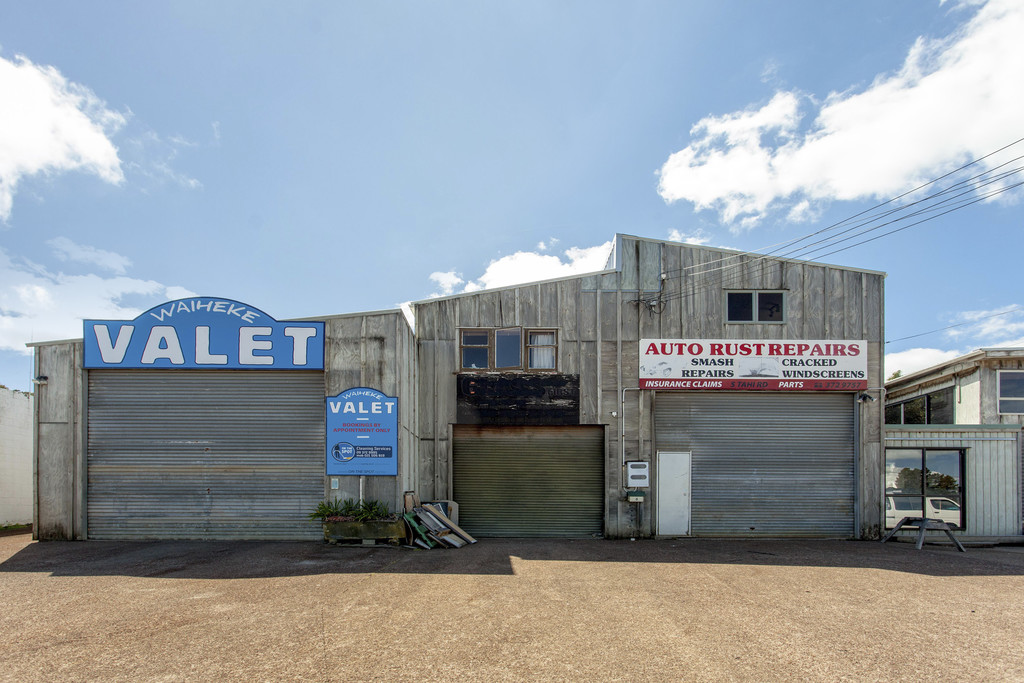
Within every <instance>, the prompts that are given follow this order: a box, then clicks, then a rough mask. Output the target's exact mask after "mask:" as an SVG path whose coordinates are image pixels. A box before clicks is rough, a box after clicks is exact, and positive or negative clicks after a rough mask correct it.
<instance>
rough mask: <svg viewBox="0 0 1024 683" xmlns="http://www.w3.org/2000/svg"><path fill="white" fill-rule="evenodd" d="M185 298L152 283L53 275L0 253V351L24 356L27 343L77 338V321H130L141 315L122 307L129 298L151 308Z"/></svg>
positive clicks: (179, 290) (186, 293)
mask: <svg viewBox="0 0 1024 683" xmlns="http://www.w3.org/2000/svg"><path fill="white" fill-rule="evenodd" d="M80 249H83V250H85V251H86V252H87V250H88V249H90V248H89V247H80ZM96 251H97V252H100V253H102V254H108V253H109V252H101V251H100V250H96ZM113 256H116V254H114V255H113ZM185 296H194V295H193V294H192V293H191V292H189V291H188V290H186V289H184V288H182V287H168V286H166V285H163V284H161V283H159V282H154V281H153V280H138V279H135V278H129V277H123V276H117V277H111V278H106V277H103V276H100V275H96V274H87V275H66V274H64V273H54V272H51V271H50V270H48V269H46V268H44V267H42V266H39V265H37V264H32V263H28V262H26V261H23V260H22V261H17V262H16V261H14V260H12V259H11V257H10V256H9V255H8V254H7V252H5V251H4V250H3V249H0V349H7V350H13V351H20V352H23V353H24V352H26V349H25V344H26V343H27V342H32V341H46V340H51V339H69V338H77V337H81V336H82V319H83V318H99V319H111V320H126V319H131V318H134V317H136V316H137V315H139V313H142V312H143V311H144V310H145V309H144V308H137V307H134V306H130V305H126V304H125V303H124V300H125V299H126V298H129V297H134V298H136V299H140V298H141V299H142V300H151V301H152V305H156V304H158V303H161V302H163V301H167V300H169V299H179V298H183V297H185Z"/></svg>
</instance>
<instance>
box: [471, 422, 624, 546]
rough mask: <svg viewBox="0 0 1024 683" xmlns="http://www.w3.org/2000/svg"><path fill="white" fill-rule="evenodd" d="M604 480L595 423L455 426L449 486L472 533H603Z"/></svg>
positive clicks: (562, 535) (600, 437)
mask: <svg viewBox="0 0 1024 683" xmlns="http://www.w3.org/2000/svg"><path fill="white" fill-rule="evenodd" d="M604 482H605V477H604V428H603V427H601V426H586V427H478V426H469V425H456V426H455V428H454V449H453V457H452V483H453V489H454V491H453V493H454V497H455V500H456V501H457V502H458V504H459V524H460V526H462V527H464V528H465V529H466V531H468V532H469V533H471V534H474V535H477V536H482V537H487V536H491V537H498V536H504V537H556V538H570V537H586V536H592V535H595V534H602V533H603V530H604Z"/></svg>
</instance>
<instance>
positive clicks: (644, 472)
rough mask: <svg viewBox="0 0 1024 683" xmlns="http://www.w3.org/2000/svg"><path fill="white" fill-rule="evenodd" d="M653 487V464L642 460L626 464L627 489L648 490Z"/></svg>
mask: <svg viewBox="0 0 1024 683" xmlns="http://www.w3.org/2000/svg"><path fill="white" fill-rule="evenodd" d="M650 485H651V463H649V462H643V461H640V460H636V461H632V462H627V463H626V488H630V489H636V488H647V487H649V486H650Z"/></svg>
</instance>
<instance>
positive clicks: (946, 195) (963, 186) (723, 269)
mask: <svg viewBox="0 0 1024 683" xmlns="http://www.w3.org/2000/svg"><path fill="white" fill-rule="evenodd" d="M1021 142H1024V138H1020V139H1018V140H1015V141H1014V142H1011V143H1010V144H1007V145H1004V146H1003V147H1001V148H999V149H997V150H995V151H993V152H990V153H989V154H986V155H984V156H982V157H979V158H978V159H975V160H973V161H971V162H969V163H967V164H964V165H963V166H960V167H959V168H957V169H954V170H953V171H950V172H949V173H946V174H944V175H942V176H940V177H938V178H935V179H934V180H930V181H928V182H926V183H922V184H921V185H919V186H917V187H916V188H914V189H912V190H908V191H907V192H904V193H903V194H901V195H898V196H897V197H893V198H892V199H889V200H887V201H885V202H882V203H880V204H877V205H875V206H874V207H871V208H869V209H865V210H864V211H861V212H859V213H857V214H855V215H853V216H850V217H849V218H846V219H844V220H842V221H839V222H837V223H833V224H832V225H830V226H827V227H825V228H823V229H821V230H818V231H815V232H813V233H810V234H808V235H804V236H802V237H798V238H796V239H793V240H789V241H787V242H782V243H779V244H776V245H773V246H774V247H776V248H775V249H774V251H772V252H769V253H767V254H758V253H754V252H744V253H740V254H735V255H731V256H726V257H722V258H720V259H718V261H717V262H716V263H715V264H696V265H691V266H686V267H683V268H677V269H672V270H667V271H665V273H666V274H669V273H680V275H675V276H671V277H666V278H665V279H666V280H668V279H679V278H682V277H684V276H686V275H689V276H690V277H693V276H704V277H703V278H700V279H698V280H696V281H692V282H691V291H689V292H683V291H682V289H681V290H680V291H679V292H678V293H675V294H670V295H663V296H662V297H661V298H660V299H659V300H660V301H663V302H665V301H670V300H673V299H681V298H689V297H692V296H696V295H697V294H698V293H700V292H701V291H702V290H704V289H706V288H708V287H712V286H723V285H726V286H727V285H729V284H736V283H738V282H739V281H741V280H742V278H744V277H745V273H744V272H743V269H745V268H747V267H748V266H750V264H752V263H753V264H754V265H755V267H756V265H757V264H758V263H760V267H761V268H762V272H763V269H764V268H765V267H766V266H767V265H768V262H780V261H781V260H782V259H783V258H800V257H806V256H808V255H811V254H818V253H819V252H821V251H823V250H824V249H828V248H829V247H832V246H835V245H839V244H843V243H846V242H849V241H850V240H853V239H856V238H857V237H860V236H862V235H866V234H868V233H870V232H874V231H876V230H880V229H882V228H883V227H886V226H887V225H892V224H895V223H899V222H902V221H906V220H909V219H911V218H914V217H917V216H922V215H927V214H929V213H932V214H934V215H932V216H928V217H926V218H923V219H921V220H919V221H915V222H913V223H911V224H908V225H904V226H901V227H899V228H896V229H894V230H890V231H887V232H885V233H883V234H881V235H877V236H875V237H872V238H869V239H865V240H862V241H860V242H856V243H854V244H847V245H846V246H844V247H840V248H838V249H834V250H833V251H830V252H828V253H826V254H821V255H820V256H819V258H821V257H823V256H828V255H832V254H835V253H838V252H841V251H845V250H847V249H852V248H854V247H856V246H860V245H862V244H866V243H867V242H871V241H874V240H876V239H880V238H882V237H885V236H887V235H891V234H894V233H896V232H901V231H903V230H906V229H908V228H910V227H913V226H915V225H920V224H921V223H924V222H927V221H929V220H933V219H935V218H938V217H940V216H943V215H946V214H948V213H951V212H953V211H956V210H959V209H962V208H966V207H967V206H970V205H971V204H975V203H977V202H979V201H984V200H986V199H990V198H992V197H994V196H997V195H999V194H1001V193H1003V192H1007V191H1010V190H1012V189H1015V188H1016V187H1019V186H1020V185H1021V184H1024V183H1022V182H1017V183H1012V184H1009V185H1002V186H1000V187H998V188H996V189H995V190H992V191H989V192H987V193H985V194H983V195H981V196H978V195H977V191H978V190H979V189H980V188H984V187H988V186H991V185H993V184H996V183H1000V182H1003V181H1006V180H1007V179H1009V178H1012V177H1013V176H1014V175H1016V174H1018V173H1020V172H1021V171H1024V166H1017V167H1015V168H1011V169H1009V170H1002V171H1000V169H1004V168H1005V167H1006V166H1008V165H1010V164H1012V163H1014V162H1016V161H1019V160H1021V159H1024V155H1022V156H1017V157H1015V158H1013V159H1010V160H1008V161H1005V162H1003V163H1001V164H999V165H997V166H994V167H992V168H990V169H988V170H986V171H983V172H981V173H978V174H976V175H974V176H971V177H969V178H965V179H962V180H959V181H957V182H955V183H953V184H952V185H950V186H949V187H947V188H945V189H942V190H940V191H938V192H935V193H933V194H930V195H928V196H926V197H923V198H921V199H919V200H916V201H914V202H910V203H909V204H906V205H903V206H900V207H896V208H891V209H887V210H885V211H882V212H879V210H880V209H882V208H884V207H886V206H888V205H890V204H892V203H893V202H895V201H898V200H899V199H902V198H904V197H906V196H908V195H910V194H912V193H914V192H917V191H919V190H921V189H923V188H925V187H928V186H931V185H934V184H935V183H937V182H939V181H941V180H942V179H944V178H948V177H949V176H951V175H954V174H956V173H958V172H960V171H963V170H964V169H967V168H969V167H970V166H972V165H974V164H977V163H979V162H981V161H983V160H985V159H987V158H989V157H991V156H993V155H994V154H997V153H999V152H1001V151H1004V150H1006V149H1009V148H1010V147H1013V146H1014V145H1017V144H1020V143H1021ZM997 171H999V172H998V173H996V172H997ZM965 197H970V198H969V199H967V198H965ZM929 202H930V203H929ZM915 207H917V208H916V210H914V211H910V209H912V208H915ZM943 208H945V210H942V209H943ZM936 212H938V213H936ZM899 213H904V215H902V216H898V217H895V218H891V220H887V221H884V222H882V223H879V224H876V225H873V224H874V223H877V222H878V221H880V220H882V219H885V218H889V217H892V216H894V215H896V214H899ZM872 214H874V215H872ZM858 218H860V219H861V220H860V221H857V219H858ZM854 221H857V222H855V223H854V225H852V226H851V227H847V228H846V229H845V230H842V231H841V232H839V233H837V234H835V235H832V236H830V237H826V238H823V239H820V240H817V241H814V242H811V243H809V244H804V245H803V246H800V247H797V246H796V245H799V244H800V243H801V242H805V241H806V240H808V239H810V238H812V237H816V236H819V235H822V234H825V233H827V232H830V231H835V230H837V229H838V228H840V227H843V226H845V225H847V224H849V223H851V222H854ZM849 233H853V234H849ZM841 235H848V236H847V237H843V238H842V239H839V237H840V236H841ZM819 245H820V246H819ZM815 246H817V248H816V249H812V247H815ZM786 247H794V248H793V249H790V250H789V251H786V252H785V253H782V254H779V252H780V251H783V249H785V248H786ZM751 257H754V258H751ZM740 259H743V261H742V262H738V263H732V264H729V262H731V261H739V260H740ZM715 273H721V276H720V277H713V275H714V274H715ZM730 276H731V277H730ZM727 277H729V280H727Z"/></svg>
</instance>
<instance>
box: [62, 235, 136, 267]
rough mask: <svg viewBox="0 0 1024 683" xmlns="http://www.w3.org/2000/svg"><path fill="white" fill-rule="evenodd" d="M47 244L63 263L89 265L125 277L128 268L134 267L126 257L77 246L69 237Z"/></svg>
mask: <svg viewBox="0 0 1024 683" xmlns="http://www.w3.org/2000/svg"><path fill="white" fill-rule="evenodd" d="M46 243H47V244H49V245H50V246H51V247H53V250H54V253H55V254H56V256H57V258H59V259H60V260H61V261H77V262H79V263H87V264H91V265H95V266H99V267H100V268H102V269H104V270H109V271H110V272H112V273H116V274H118V275H124V274H125V272H126V271H127V269H128V267H129V266H131V265H132V262H131V261H130V260H129V259H128V258H127V257H125V256H121V255H120V254H115V253H114V252H112V251H104V250H103V249H97V248H96V247H89V246H83V245H81V244H75V243H74V242H72V241H71V240H70V239H68V238H67V237H55V238H54V239H52V240H48V241H47V242H46Z"/></svg>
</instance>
